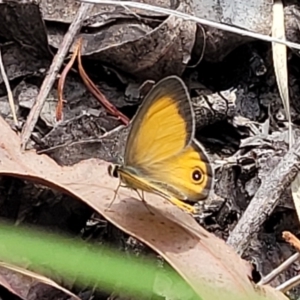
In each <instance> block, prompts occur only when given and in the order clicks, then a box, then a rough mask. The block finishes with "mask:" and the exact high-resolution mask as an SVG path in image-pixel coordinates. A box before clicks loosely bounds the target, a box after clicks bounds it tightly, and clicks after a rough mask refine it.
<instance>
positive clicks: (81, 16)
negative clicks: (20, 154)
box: [21, 3, 93, 150]
mask: <svg viewBox="0 0 300 300" xmlns="http://www.w3.org/2000/svg"><path fill="white" fill-rule="evenodd" d="M92 7H93V5H92V4H86V3H81V5H80V7H79V9H78V11H77V14H76V16H75V18H74V20H73V22H72V24H71V25H70V27H69V29H68V32H67V33H66V34H65V36H64V39H63V41H62V43H61V45H60V47H59V49H58V51H57V53H56V55H55V56H54V58H53V61H52V64H51V66H50V69H49V71H48V75H47V76H46V77H45V79H44V81H43V84H42V86H41V89H40V91H39V94H38V96H37V98H36V101H35V103H34V105H33V107H32V108H31V111H30V113H29V115H28V117H27V120H26V123H25V125H24V127H23V130H22V135H21V148H22V150H24V149H25V147H26V144H27V142H28V140H29V138H30V136H31V133H32V131H33V129H34V126H35V124H36V122H37V120H38V118H39V115H40V112H41V110H42V108H43V106H44V103H45V101H46V98H47V96H48V94H49V92H50V90H51V88H52V86H53V84H54V82H55V79H56V76H57V74H58V72H59V70H60V68H61V66H62V64H63V61H64V59H65V56H66V55H67V53H68V51H69V49H70V47H71V45H72V43H73V41H74V39H75V36H76V35H77V34H78V32H79V31H80V28H81V26H82V22H83V21H84V20H85V18H86V16H87V14H88V13H89V11H90V9H91V8H92Z"/></svg>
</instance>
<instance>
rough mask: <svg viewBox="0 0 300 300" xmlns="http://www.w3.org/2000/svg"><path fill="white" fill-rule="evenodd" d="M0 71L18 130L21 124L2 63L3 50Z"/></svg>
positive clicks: (0, 55) (0, 56) (0, 58)
mask: <svg viewBox="0 0 300 300" xmlns="http://www.w3.org/2000/svg"><path fill="white" fill-rule="evenodd" d="M0 70H1V75H2V79H3V81H4V84H5V87H6V91H7V98H8V102H9V105H10V109H11V114H12V116H13V120H14V123H15V126H16V128H18V127H19V123H18V119H17V115H16V110H15V104H14V97H13V94H12V91H11V88H10V85H9V80H8V78H7V76H6V72H5V68H4V65H3V61H2V54H1V50H0Z"/></svg>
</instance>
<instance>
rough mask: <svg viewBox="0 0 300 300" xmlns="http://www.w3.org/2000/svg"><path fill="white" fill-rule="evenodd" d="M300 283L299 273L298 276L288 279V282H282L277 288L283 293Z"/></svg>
mask: <svg viewBox="0 0 300 300" xmlns="http://www.w3.org/2000/svg"><path fill="white" fill-rule="evenodd" d="M299 283H300V275H297V276H295V277H293V278H291V279H289V280H287V281H286V282H284V283H282V284H280V285H279V286H277V287H276V288H275V289H276V290H277V291H280V292H282V293H286V292H287V291H289V290H290V289H292V288H294V287H296V286H297V285H299Z"/></svg>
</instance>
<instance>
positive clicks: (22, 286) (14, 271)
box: [0, 262, 80, 300]
mask: <svg viewBox="0 0 300 300" xmlns="http://www.w3.org/2000/svg"><path fill="white" fill-rule="evenodd" d="M24 277H25V278H26V279H25V278H24ZM37 283H44V284H46V285H49V286H51V287H53V288H55V289H58V290H60V291H62V292H64V293H65V294H67V295H69V296H71V297H72V299H74V300H80V298H78V297H77V296H76V295H75V294H73V293H71V292H70V291H68V290H67V289H65V288H63V287H62V286H60V285H58V284H57V283H56V282H54V281H53V280H51V279H49V278H47V277H44V276H42V275H39V274H37V273H34V272H31V271H28V270H26V269H24V268H20V267H16V266H13V265H11V264H8V263H4V262H0V284H1V285H2V286H4V287H5V288H6V289H8V290H9V291H10V292H12V293H14V294H15V295H17V296H18V297H20V298H21V299H27V296H28V292H29V290H30V288H31V286H33V285H35V284H37Z"/></svg>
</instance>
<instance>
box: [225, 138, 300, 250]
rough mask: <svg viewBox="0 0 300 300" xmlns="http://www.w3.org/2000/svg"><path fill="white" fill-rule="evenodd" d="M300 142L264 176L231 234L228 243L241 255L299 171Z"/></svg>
mask: <svg viewBox="0 0 300 300" xmlns="http://www.w3.org/2000/svg"><path fill="white" fill-rule="evenodd" d="M299 155H300V139H299V140H298V141H297V143H295V145H293V147H292V148H291V149H290V150H289V151H288V152H287V153H286V155H285V156H284V157H283V158H282V160H281V161H280V163H279V164H278V165H277V166H276V167H275V168H274V169H273V170H272V171H271V172H269V174H268V175H267V176H266V177H265V179H264V180H263V182H262V184H261V186H260V188H259V189H258V191H257V192H256V194H255V196H254V198H253V199H252V201H251V202H250V204H249V205H248V207H247V209H246V211H245V212H244V214H243V216H242V217H241V219H240V220H239V222H238V224H237V225H236V226H235V228H234V229H233V231H232V232H231V234H230V236H229V238H228V240H227V244H228V245H231V246H232V247H233V248H234V249H235V250H236V252H237V253H238V254H239V255H242V254H243V252H244V250H245V249H246V247H247V245H248V243H249V242H250V241H251V238H253V236H254V235H255V234H256V233H257V232H258V231H259V230H260V228H261V225H262V224H263V223H264V221H265V220H266V219H267V218H268V216H270V214H271V213H272V211H273V210H274V208H275V207H276V205H277V203H278V201H279V198H280V196H281V194H282V192H283V191H284V190H285V189H286V188H287V187H288V186H289V185H290V184H291V182H292V181H293V180H294V179H295V177H296V176H297V174H298V172H299V169H300V156H299Z"/></svg>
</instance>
